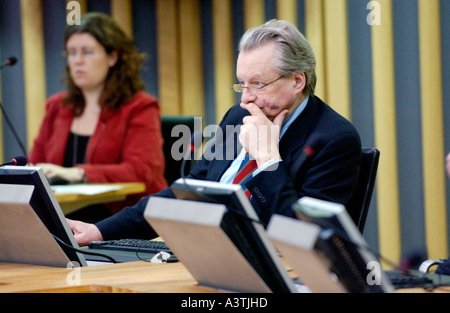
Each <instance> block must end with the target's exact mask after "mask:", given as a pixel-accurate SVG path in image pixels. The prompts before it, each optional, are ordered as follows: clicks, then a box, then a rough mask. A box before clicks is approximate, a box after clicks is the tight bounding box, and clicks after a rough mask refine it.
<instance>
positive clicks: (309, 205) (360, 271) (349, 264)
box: [293, 197, 393, 293]
mask: <svg viewBox="0 0 450 313" xmlns="http://www.w3.org/2000/svg"><path fill="white" fill-rule="evenodd" d="M293 209H294V211H295V213H296V214H297V217H298V218H299V219H300V220H303V221H306V222H310V223H313V224H316V225H318V226H320V227H321V229H322V230H321V233H320V239H319V240H318V241H317V243H316V246H315V247H314V248H315V249H316V250H317V251H318V252H319V254H320V255H322V256H323V258H324V260H325V262H326V263H328V264H329V265H330V271H331V272H332V273H334V274H335V275H336V276H337V277H338V279H339V281H340V283H341V284H342V285H343V286H344V287H345V288H346V289H347V291H348V292H358V293H360V292H391V291H392V290H393V288H392V285H391V283H390V281H389V280H388V279H387V278H386V276H385V274H384V272H383V271H382V270H381V265H380V263H379V260H378V258H377V257H376V255H375V254H374V253H373V252H372V251H371V250H370V249H369V247H368V245H367V243H366V241H365V240H364V238H363V237H362V236H361V233H360V232H359V230H358V228H357V227H356V225H355V224H354V223H353V221H352V219H351V218H350V216H349V215H348V213H347V211H346V209H345V207H344V206H343V205H341V204H338V203H333V202H329V201H324V200H319V199H315V198H311V197H302V198H300V199H299V200H298V201H297V202H296V203H295V204H294V205H293ZM378 265H379V266H378Z"/></svg>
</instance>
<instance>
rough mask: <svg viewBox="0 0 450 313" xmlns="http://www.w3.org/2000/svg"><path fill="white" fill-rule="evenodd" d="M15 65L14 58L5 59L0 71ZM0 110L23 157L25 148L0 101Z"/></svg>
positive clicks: (25, 152) (15, 59) (25, 153)
mask: <svg viewBox="0 0 450 313" xmlns="http://www.w3.org/2000/svg"><path fill="white" fill-rule="evenodd" d="M16 63H17V58H16V57H9V58H8V59H6V61H5V62H3V64H1V65H0V70H1V69H2V68H4V67H8V66H13V65H15V64H16ZM0 110H1V111H2V113H3V117H4V118H5V121H6V123H7V124H8V127H9V129H10V130H11V132H12V133H13V135H14V137H15V138H16V141H17V143H18V144H19V146H20V149H21V150H22V153H23V154H24V155H27V151H26V149H25V146H24V144H23V143H22V141H21V140H20V138H19V135H18V134H17V132H16V129H15V128H14V126H13V125H12V123H11V121H10V119H9V117H8V114H6V111H5V109H4V108H3V105H2V103H1V101H0ZM13 165H14V164H13Z"/></svg>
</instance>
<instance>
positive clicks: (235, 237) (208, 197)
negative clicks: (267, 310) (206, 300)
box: [171, 178, 295, 292]
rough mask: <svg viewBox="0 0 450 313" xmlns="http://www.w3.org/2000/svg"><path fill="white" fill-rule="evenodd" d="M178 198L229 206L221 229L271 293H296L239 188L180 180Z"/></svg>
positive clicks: (173, 186)
mask: <svg viewBox="0 0 450 313" xmlns="http://www.w3.org/2000/svg"><path fill="white" fill-rule="evenodd" d="M171 189H172V191H173V192H174V193H175V195H176V197H177V199H183V200H194V201H199V202H208V203H217V204H222V205H224V206H225V207H226V212H225V214H224V217H223V220H222V222H221V225H220V227H221V228H222V229H223V231H224V232H225V233H226V234H227V236H228V237H229V238H230V240H231V241H232V242H233V244H234V245H235V247H236V248H237V249H238V250H239V251H240V253H241V254H242V255H243V256H244V257H245V258H246V259H247V261H248V262H249V263H250V264H251V266H252V267H253V268H254V269H255V271H256V272H257V273H258V275H259V276H260V277H261V278H262V279H263V280H264V282H265V283H266V285H267V286H268V287H269V288H270V289H271V290H272V292H293V291H294V288H295V287H294V284H293V282H292V279H291V278H290V277H289V275H288V274H287V272H286V269H285V268H284V266H283V264H282V263H281V259H280V258H279V256H278V254H277V252H276V250H275V247H274V246H273V244H272V243H271V241H270V240H269V238H268V237H267V234H266V232H265V229H264V225H262V224H261V222H260V221H259V218H258V216H257V214H256V212H255V210H254V209H253V207H252V205H251V203H250V201H249V200H248V199H247V197H246V195H245V194H244V192H243V190H242V188H241V186H240V185H231V184H222V183H218V182H209V181H202V180H194V179H184V178H180V179H178V180H177V181H175V182H174V183H173V184H172V185H171Z"/></svg>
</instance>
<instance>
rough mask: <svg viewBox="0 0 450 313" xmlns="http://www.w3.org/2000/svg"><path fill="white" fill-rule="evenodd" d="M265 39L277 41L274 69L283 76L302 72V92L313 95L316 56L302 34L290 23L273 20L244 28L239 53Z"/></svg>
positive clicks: (263, 42)
mask: <svg viewBox="0 0 450 313" xmlns="http://www.w3.org/2000/svg"><path fill="white" fill-rule="evenodd" d="M268 42H275V43H276V49H275V60H274V66H275V70H276V71H277V72H279V73H280V75H283V76H289V75H290V74H292V73H294V72H303V73H305V76H306V86H305V89H304V93H305V94H308V93H309V94H310V95H314V89H315V86H316V70H315V68H316V58H315V56H314V52H313V50H312V48H311V45H310V44H309V42H308V40H306V38H305V36H303V34H302V33H301V32H300V31H299V30H298V28H297V27H295V26H294V25H292V24H291V23H289V22H287V21H282V20H275V19H273V20H270V21H268V22H266V23H264V24H263V25H261V26H258V27H253V28H250V29H249V30H247V31H246V32H245V34H244V35H243V36H242V38H241V41H240V43H239V52H245V51H250V50H252V49H255V48H259V47H261V46H263V45H264V44H266V43H268Z"/></svg>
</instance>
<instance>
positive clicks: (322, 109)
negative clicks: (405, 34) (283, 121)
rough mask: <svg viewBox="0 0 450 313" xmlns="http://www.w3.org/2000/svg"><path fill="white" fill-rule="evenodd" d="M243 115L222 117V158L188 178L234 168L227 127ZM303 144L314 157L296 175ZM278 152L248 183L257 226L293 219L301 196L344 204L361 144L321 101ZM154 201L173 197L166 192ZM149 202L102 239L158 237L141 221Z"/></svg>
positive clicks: (120, 218) (116, 220) (311, 104)
mask: <svg viewBox="0 0 450 313" xmlns="http://www.w3.org/2000/svg"><path fill="white" fill-rule="evenodd" d="M246 115H249V112H248V111H247V110H244V109H242V108H241V107H240V106H239V105H235V106H234V107H232V108H231V109H230V110H229V111H228V112H227V113H226V114H225V116H224V118H223V119H222V121H221V123H220V125H219V127H220V128H221V129H222V133H223V134H224V136H222V137H221V136H218V137H219V139H221V140H219V139H218V140H217V141H214V145H212V146H211V151H212V152H213V153H214V154H216V153H217V151H221V152H222V153H223V157H222V158H218V157H216V158H213V159H211V158H210V157H209V158H208V159H207V158H206V157H202V159H201V160H199V161H198V162H197V164H196V165H195V167H194V168H193V169H192V171H191V173H190V174H189V175H188V177H189V178H194V179H202V180H209V181H219V180H220V178H221V176H222V175H223V174H224V172H225V171H226V170H227V169H228V167H229V166H230V164H231V162H232V160H231V159H230V158H229V157H228V160H227V158H226V157H225V155H226V154H227V150H228V149H230V147H233V148H234V152H233V155H234V157H236V156H237V154H238V153H239V149H237V148H236V145H237V143H238V140H237V136H236V135H234V136H231V135H229V136H227V131H226V125H241V124H242V118H243V117H244V116H246ZM229 133H230V132H229ZM232 134H233V133H232ZM220 137H221V138H220ZM230 142H231V144H230ZM209 143H210V142H209ZM306 144H308V145H312V146H313V148H314V150H315V155H314V156H313V157H312V158H310V159H309V160H308V162H307V163H306V162H305V163H303V166H301V167H300V169H299V170H298V171H296V172H295V173H290V171H291V169H292V168H293V166H294V164H295V163H296V161H297V160H298V159H299V158H300V157H301V155H302V152H303V148H304V146H305V145H306ZM279 149H280V155H281V158H282V161H281V162H280V163H278V164H277V166H275V167H276V169H274V170H270V171H262V172H260V173H259V174H258V175H256V176H255V177H254V178H252V179H251V180H250V181H249V182H248V183H247V187H248V189H249V190H250V192H251V193H252V199H251V202H252V204H253V207H254V208H255V211H256V212H257V214H258V215H259V217H260V219H261V221H263V222H264V223H267V222H268V221H269V219H270V217H271V216H272V214H274V213H277V214H282V215H286V216H291V217H293V216H294V214H293V211H292V208H291V206H292V204H293V203H294V202H295V201H297V200H298V199H299V198H300V197H302V196H305V195H307V196H310V197H314V198H319V199H324V200H329V201H333V202H338V203H342V204H344V205H346V204H347V202H348V201H349V199H350V198H351V196H352V194H353V191H354V189H355V187H356V184H357V181H358V175H359V164H360V157H361V141H360V138H359V135H358V133H357V131H356V129H355V128H354V127H353V125H352V124H351V123H350V122H349V121H347V120H346V119H345V118H343V117H342V116H340V115H339V114H338V113H336V112H335V111H334V110H333V109H331V108H330V107H329V106H328V105H327V104H325V103H324V102H323V101H322V100H320V99H319V98H317V97H310V98H309V101H308V104H307V106H306V108H305V110H304V111H303V112H302V114H301V115H300V116H299V117H298V118H297V119H296V120H295V121H294V122H293V123H292V124H291V126H290V127H289V128H288V130H287V131H286V133H285V134H284V136H283V137H282V139H281V140H280V143H279ZM205 150H206V149H205ZM228 153H229V151H228ZM216 155H217V154H216ZM228 155H229V154H228ZM204 156H205V154H204ZM153 196H160V197H170V198H174V197H175V196H174V194H173V193H172V191H171V190H170V188H167V189H164V190H163V191H161V192H159V193H157V194H155V195H153ZM147 201H148V197H146V198H144V199H142V200H141V201H140V202H139V203H138V204H137V205H135V206H134V207H128V208H125V209H124V210H122V211H121V212H119V213H117V214H116V215H114V216H112V217H110V218H108V219H106V220H103V221H101V222H99V223H97V227H98V228H99V229H100V232H101V233H102V235H103V238H104V239H105V240H110V239H115V238H151V237H155V236H157V235H156V234H155V232H154V231H153V230H152V229H151V227H150V226H149V224H148V223H147V222H146V220H145V219H144V217H143V213H144V210H145V207H146V204H147Z"/></svg>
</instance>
